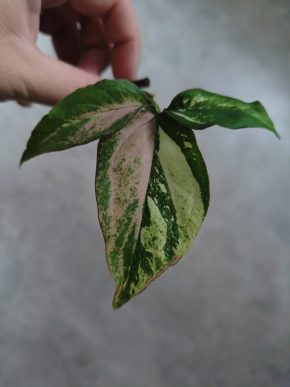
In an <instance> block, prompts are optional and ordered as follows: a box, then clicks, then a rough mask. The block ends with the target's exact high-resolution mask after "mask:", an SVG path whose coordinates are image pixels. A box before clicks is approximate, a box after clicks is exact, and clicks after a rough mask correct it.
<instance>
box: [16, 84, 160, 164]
mask: <svg viewBox="0 0 290 387" xmlns="http://www.w3.org/2000/svg"><path fill="white" fill-rule="evenodd" d="M144 108H146V109H147V110H151V111H152V112H155V107H154V105H153V103H152V99H151V98H150V96H149V95H148V94H147V93H145V92H143V91H142V90H140V89H139V88H138V87H137V86H135V85H134V84H133V83H131V82H129V81H126V80H103V81H101V82H98V83H96V84H95V85H92V86H88V87H85V88H82V89H78V90H77V91H75V92H73V93H72V94H70V95H69V96H67V97H66V98H64V99H63V100H62V101H61V102H60V103H59V104H57V105H56V106H55V107H54V108H52V109H51V111H50V112H49V113H48V114H47V115H46V116H44V117H43V119H42V120H41V121H40V122H39V124H38V125H37V126H36V128H35V129H34V130H33V132H32V134H31V137H30V139H29V141H28V143H27V148H26V150H25V152H24V154H23V156H22V159H21V163H23V162H24V161H27V160H29V159H31V158H32V157H34V156H37V155H40V154H42V153H48V152H54V151H61V150H64V149H68V148H71V147H74V146H77V145H83V144H87V143H89V142H91V141H94V140H96V139H98V138H100V137H102V136H104V135H106V134H108V133H112V132H115V131H118V130H120V129H122V128H123V127H124V126H126V125H127V124H128V123H129V122H130V121H131V120H132V119H133V118H134V117H135V116H136V115H137V114H138V112H140V111H141V110H142V109H144Z"/></svg>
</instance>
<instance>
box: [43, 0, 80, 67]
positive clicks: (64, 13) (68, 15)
mask: <svg viewBox="0 0 290 387" xmlns="http://www.w3.org/2000/svg"><path fill="white" fill-rule="evenodd" d="M80 19H81V17H80V15H79V14H78V13H77V12H76V11H75V10H74V9H72V8H71V6H70V5H69V4H67V5H65V6H63V7H60V8H54V9H49V10H46V11H45V12H43V14H42V15H41V19H40V30H41V31H42V32H44V33H47V34H50V35H51V37H52V42H53V45H54V48H55V51H56V54H57V56H58V57H59V58H60V59H61V60H63V61H65V62H68V63H70V64H77V62H78V58H79V55H80V41H79V40H80V39H79V38H80V36H79V35H80V33H79V28H78V24H77V23H78V22H80Z"/></svg>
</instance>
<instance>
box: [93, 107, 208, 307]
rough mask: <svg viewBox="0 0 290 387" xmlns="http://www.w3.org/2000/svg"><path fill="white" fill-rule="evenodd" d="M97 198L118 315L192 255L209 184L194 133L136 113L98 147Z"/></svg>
mask: <svg viewBox="0 0 290 387" xmlns="http://www.w3.org/2000/svg"><path fill="white" fill-rule="evenodd" d="M96 198H97V203H98V210H99V219H100V224H101V227H102V230H103V234H104V238H105V244H106V255H107V261H108V265H109V268H110V271H111V273H112V276H113V277H114V279H115V282H116V293H115V296H114V301H113V306H114V307H120V306H122V305H123V304H124V303H125V302H127V301H128V300H129V299H130V298H131V297H133V296H135V295H136V294H138V293H140V292H141V291H142V290H143V289H144V288H145V287H146V286H147V285H148V284H149V283H150V282H151V281H152V280H154V279H155V278H156V277H158V276H159V275H160V274H161V273H162V272H163V271H164V270H166V269H167V268H168V267H169V266H171V265H174V264H175V263H176V262H177V261H178V260H179V259H180V258H181V257H182V256H183V255H184V254H185V253H186V252H187V250H188V249H189V247H190V246H191V243H192V241H193V240H194V238H195V236H196V234H197V232H198V230H199V228H200V226H201V224H202V222H203V219H204V217H205V214H206V211H207V208H208V203H209V183H208V176H207V171H206V167H205V164H204V161H203V159H202V156H201V153H200V151H199V149H198V147H197V144H196V141H195V137H194V134H193V133H192V131H189V130H188V129H187V128H184V127H183V126H182V125H180V124H177V123H176V122H175V121H174V120H171V119H170V118H167V117H157V118H156V117H155V116H154V115H153V114H152V113H151V112H139V113H138V115H137V116H136V117H135V118H134V120H132V121H131V122H130V124H129V125H128V126H127V127H126V128H124V129H123V130H122V131H119V132H115V133H113V134H111V135H109V136H107V137H104V138H102V139H101V140H100V142H99V146H98V163H97V173H96Z"/></svg>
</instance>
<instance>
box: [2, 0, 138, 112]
mask: <svg viewBox="0 0 290 387" xmlns="http://www.w3.org/2000/svg"><path fill="white" fill-rule="evenodd" d="M40 31H42V32H44V33H46V34H49V35H51V37H52V41H53V44H54V47H55V51H56V53H57V56H58V59H53V58H50V57H48V56H46V55H45V54H43V53H42V52H41V51H40V50H39V48H38V47H37V46H36V39H37V36H38V33H39V32H40ZM139 60H140V34H139V30H138V23H137V20H136V15H135V12H134V9H133V6H132V2H131V0H42V1H41V0H1V4H0V101H5V100H16V101H18V102H20V103H21V104H24V105H25V104H29V103H30V102H39V103H43V104H48V105H54V104H56V103H57V102H59V101H61V100H62V99H63V98H64V97H65V96H66V95H67V94H69V93H71V92H72V91H74V90H75V89H77V88H80V87H84V86H86V85H89V84H93V83H95V82H97V81H98V80H100V76H101V72H102V71H103V70H104V68H106V67H107V66H108V65H110V66H111V67H112V71H113V74H114V76H115V78H123V79H130V80H132V79H134V78H135V77H136V72H137V67H138V64H139Z"/></svg>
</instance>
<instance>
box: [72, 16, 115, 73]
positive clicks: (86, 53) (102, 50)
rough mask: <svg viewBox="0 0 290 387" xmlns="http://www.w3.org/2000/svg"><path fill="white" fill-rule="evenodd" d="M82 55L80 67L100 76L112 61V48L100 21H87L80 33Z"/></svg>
mask: <svg viewBox="0 0 290 387" xmlns="http://www.w3.org/2000/svg"><path fill="white" fill-rule="evenodd" d="M80 47H81V55H80V58H79V66H80V67H81V68H83V69H85V70H87V71H90V72H92V73H97V74H100V73H101V72H102V71H103V70H104V69H105V68H106V67H107V65H108V63H109V61H110V47H109V44H108V43H107V42H106V40H105V38H104V32H103V24H102V21H101V20H100V19H92V20H90V19H87V20H86V21H85V22H84V23H83V24H82V28H81V31H80Z"/></svg>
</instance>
